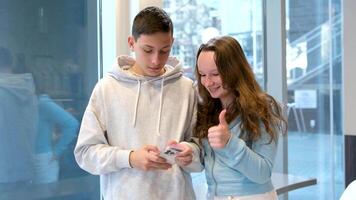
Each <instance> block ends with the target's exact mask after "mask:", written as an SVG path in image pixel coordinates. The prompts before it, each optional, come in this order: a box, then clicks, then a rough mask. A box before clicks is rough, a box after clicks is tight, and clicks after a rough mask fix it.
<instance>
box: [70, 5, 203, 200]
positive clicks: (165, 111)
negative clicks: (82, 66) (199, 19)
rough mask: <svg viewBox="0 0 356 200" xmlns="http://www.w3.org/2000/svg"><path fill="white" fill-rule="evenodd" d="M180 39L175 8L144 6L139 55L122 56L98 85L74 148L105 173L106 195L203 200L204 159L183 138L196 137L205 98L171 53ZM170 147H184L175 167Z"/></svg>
mask: <svg viewBox="0 0 356 200" xmlns="http://www.w3.org/2000/svg"><path fill="white" fill-rule="evenodd" d="M173 40H174V39H173V24H172V21H171V19H170V17H169V16H168V15H167V13H166V12H165V11H163V10H162V9H160V8H157V7H147V8H145V9H143V10H142V11H141V12H139V13H138V14H137V16H136V17H135V19H134V22H133V26H132V35H131V36H129V38H128V45H129V47H130V49H131V51H133V52H134V53H135V59H132V58H130V57H128V56H121V57H119V58H118V64H117V66H116V67H115V69H114V70H113V71H112V72H110V73H109V74H108V75H107V76H105V77H104V78H103V79H101V80H100V81H99V82H98V84H97V85H96V86H95V88H94V90H93V93H92V95H91V98H90V101H89V104H88V106H87V108H86V111H85V113H84V116H83V120H82V125H81V129H80V133H79V137H78V141H77V145H76V148H75V151H74V153H75V157H76V160H77V162H78V164H79V165H80V167H82V168H83V169H84V170H86V171H88V172H90V173H92V174H97V175H100V176H101V193H102V197H103V198H104V199H105V200H108V199H110V200H113V199H131V200H135V199H137V200H139V199H140V200H142V199H153V200H155V199H157V200H160V199H174V200H189V199H195V195H194V191H193V187H192V182H191V177H190V175H189V173H188V172H190V171H192V170H193V169H194V167H196V166H200V163H199V158H197V157H198V156H193V155H195V154H194V153H193V149H192V148H191V147H190V146H189V145H187V144H186V143H185V142H183V141H189V140H190V138H191V134H192V129H193V126H194V124H195V120H196V119H195V118H196V117H195V112H196V101H197V98H196V95H195V91H194V88H193V82H192V81H191V80H190V79H188V78H186V77H184V76H183V71H182V68H181V65H180V63H179V62H178V61H177V60H175V59H171V58H169V54H170V51H171V48H172V45H173ZM175 141H177V142H175ZM167 144H168V145H170V144H174V145H178V146H179V148H181V150H182V152H180V153H178V155H177V157H176V159H175V161H176V162H175V163H173V164H172V163H170V162H168V161H167V160H166V159H164V158H163V157H161V156H160V153H161V152H162V151H164V148H165V147H166V146H167ZM194 152H195V151H194ZM198 163H199V164H198Z"/></svg>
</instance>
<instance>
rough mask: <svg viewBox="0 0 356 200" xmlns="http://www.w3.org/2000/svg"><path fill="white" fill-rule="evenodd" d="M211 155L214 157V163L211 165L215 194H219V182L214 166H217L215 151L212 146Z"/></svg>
mask: <svg viewBox="0 0 356 200" xmlns="http://www.w3.org/2000/svg"><path fill="white" fill-rule="evenodd" d="M211 157H212V158H213V165H212V166H211V177H212V178H213V181H214V186H215V188H214V196H217V190H218V184H217V182H216V179H215V176H214V167H215V152H214V150H213V148H211Z"/></svg>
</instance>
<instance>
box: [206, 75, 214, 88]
mask: <svg viewBox="0 0 356 200" xmlns="http://www.w3.org/2000/svg"><path fill="white" fill-rule="evenodd" d="M213 84H214V82H213V81H212V80H211V79H210V77H208V76H206V77H205V79H204V85H205V86H211V85H213Z"/></svg>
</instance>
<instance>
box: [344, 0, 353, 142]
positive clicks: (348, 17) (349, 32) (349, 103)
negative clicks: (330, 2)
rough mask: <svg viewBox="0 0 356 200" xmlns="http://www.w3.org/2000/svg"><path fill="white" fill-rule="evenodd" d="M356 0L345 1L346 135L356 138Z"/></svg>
mask: <svg viewBox="0 0 356 200" xmlns="http://www.w3.org/2000/svg"><path fill="white" fill-rule="evenodd" d="M355 10H356V1H355V0H344V1H343V23H344V24H343V29H344V30H343V46H344V49H343V50H344V52H343V55H344V56H343V81H344V82H343V105H344V112H343V113H344V120H343V121H344V133H345V135H354V136H356V117H355V116H356V53H355V52H356V37H355V35H356V23H355Z"/></svg>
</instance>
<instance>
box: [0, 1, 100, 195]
mask: <svg viewBox="0 0 356 200" xmlns="http://www.w3.org/2000/svg"><path fill="white" fill-rule="evenodd" d="M96 7H97V2H96V1H86V0H76V1H72V0H61V1H43V0H33V1H24V0H2V1H1V2H0V102H1V103H0V160H1V161H0V199H13V200H17V199H19V200H22V199H73V200H77V199H98V197H99V181H98V179H97V178H95V177H93V176H91V175H89V174H87V173H86V172H84V171H83V170H81V169H80V168H79V167H78V166H77V164H76V162H75V160H74V155H73V149H74V146H75V143H76V137H77V134H78V129H79V124H80V121H81V118H82V115H83V112H84V109H85V107H86V104H87V101H88V98H89V96H90V92H91V91H92V87H93V86H94V85H95V83H96V81H97V77H98V75H97V37H96V31H97V28H96V27H97V21H96V19H97V17H96ZM93 11H94V12H93ZM35 83H36V84H35Z"/></svg>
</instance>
